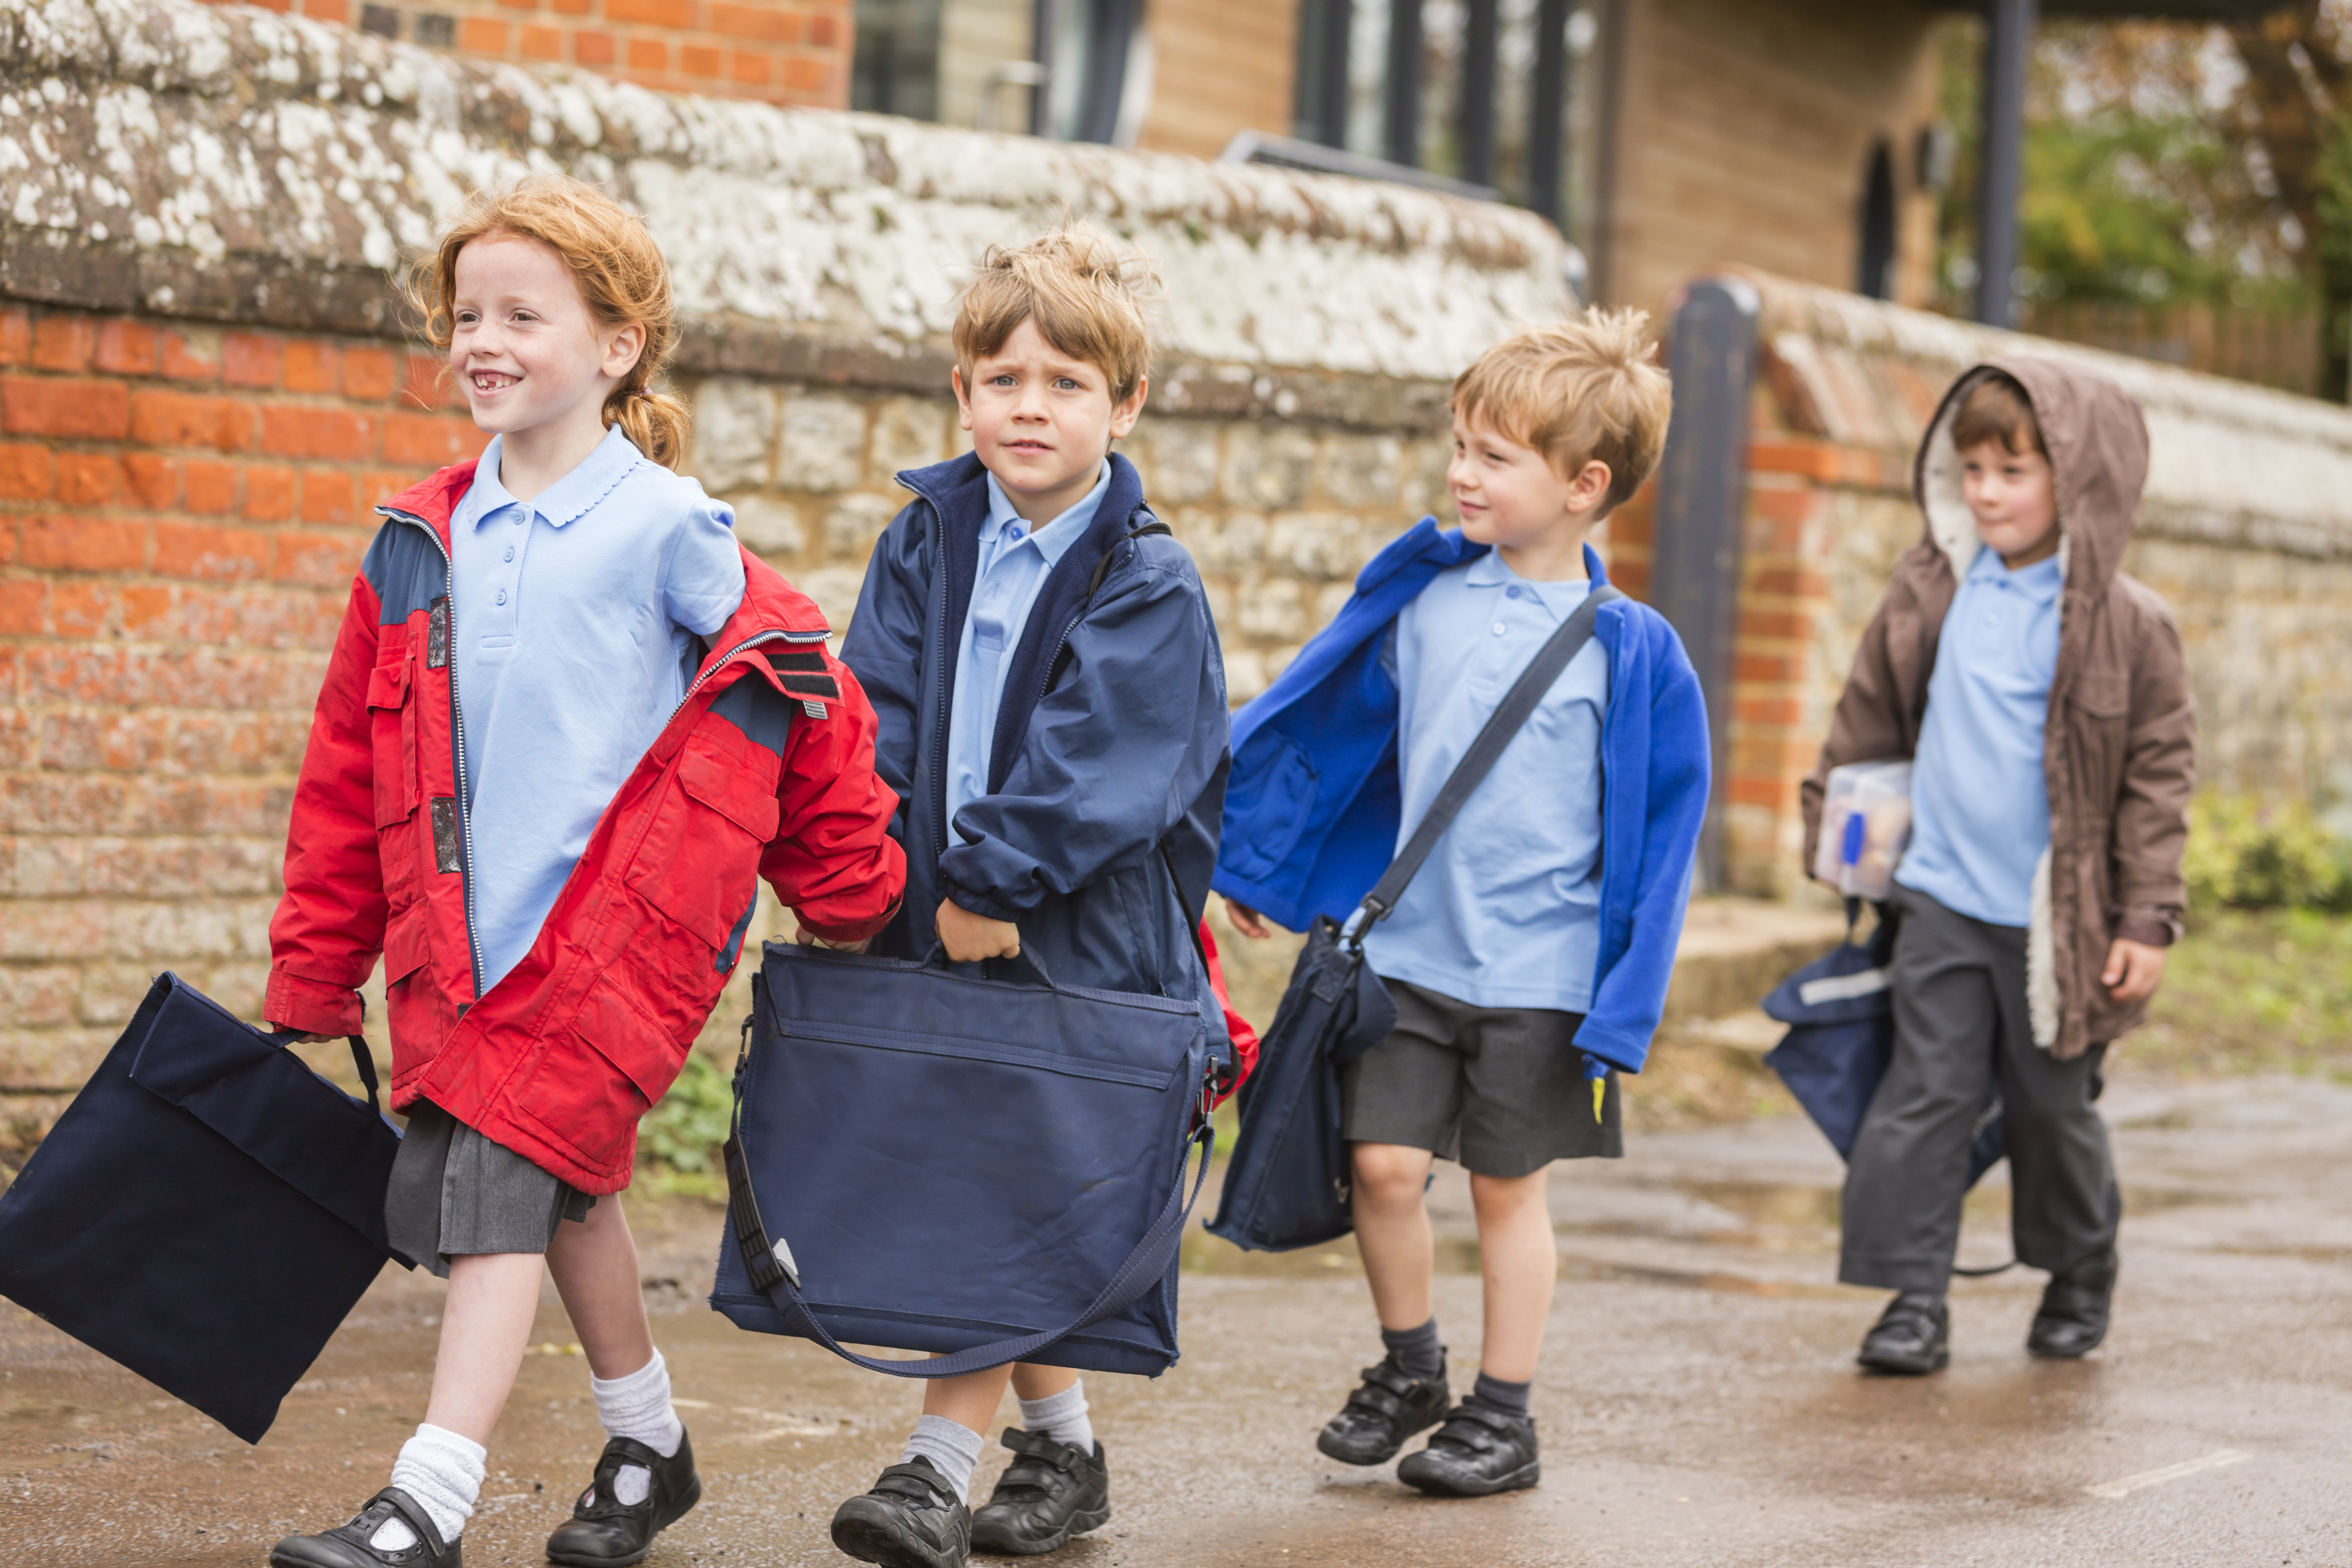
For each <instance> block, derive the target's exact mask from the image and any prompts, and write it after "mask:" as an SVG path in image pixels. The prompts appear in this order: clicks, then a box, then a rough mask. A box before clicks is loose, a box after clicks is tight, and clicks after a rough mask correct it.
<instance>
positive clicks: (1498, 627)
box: [1495, 621, 1503, 637]
mask: <svg viewBox="0 0 2352 1568" xmlns="http://www.w3.org/2000/svg"><path fill="white" fill-rule="evenodd" d="M1495 635H1496V637H1501V636H1502V635H1503V623H1502V622H1500V621H1496V623H1495Z"/></svg>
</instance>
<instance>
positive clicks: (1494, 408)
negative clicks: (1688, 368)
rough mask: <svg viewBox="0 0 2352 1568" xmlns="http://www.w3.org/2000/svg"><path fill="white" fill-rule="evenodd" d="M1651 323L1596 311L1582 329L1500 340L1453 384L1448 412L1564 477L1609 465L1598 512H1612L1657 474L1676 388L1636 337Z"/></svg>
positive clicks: (1569, 324)
mask: <svg viewBox="0 0 2352 1568" xmlns="http://www.w3.org/2000/svg"><path fill="white" fill-rule="evenodd" d="M1649 320H1650V318H1649V317H1648V316H1647V315H1645V314H1644V313H1643V312H1642V311H1640V310H1601V308H1599V307H1598V306H1595V307H1593V308H1592V309H1591V310H1586V311H1585V312H1584V316H1583V319H1582V320H1580V321H1558V322H1554V323H1553V324H1551V325H1549V326H1543V327H1530V328H1528V330H1527V331H1524V332H1521V333H1519V334H1518V335H1517V336H1516V337H1510V338H1506V339H1504V340H1503V341H1502V342H1499V343H1496V345H1495V346H1494V347H1493V348H1491V349H1488V350H1487V351H1486V353H1483V354H1480V355H1479V356H1478V360H1477V363H1475V364H1473V365H1472V366H1471V367H1470V368H1469V369H1468V370H1465V371H1464V372H1463V373H1462V374H1460V375H1458V376H1456V377H1455V378H1454V397H1453V408H1454V412H1455V413H1456V414H1459V415H1460V416H1462V417H1463V418H1464V419H1465V420H1466V421H1469V422H1470V423H1473V424H1478V425H1484V426H1487V427H1488V428H1489V429H1491V430H1493V431H1494V432H1495V433H1496V435H1498V436H1501V437H1505V438H1506V439H1508V440H1512V441H1516V442H1517V443H1518V444H1519V445H1521V446H1523V447H1534V448H1535V449H1536V450H1537V451H1539V452H1541V453H1542V454H1543V455H1544V458H1545V460H1546V461H1548V462H1549V463H1550V464H1551V466H1552V468H1554V470H1556V471H1557V472H1559V474H1560V475H1562V476H1563V477H1566V478H1573V477H1575V475H1576V474H1578V473H1579V472H1580V471H1581V470H1582V469H1583V468H1584V466H1585V465H1586V464H1587V463H1605V464H1607V465H1608V467H1609V494H1608V497H1607V498H1606V505H1605V507H1604V509H1603V510H1604V511H1613V510H1616V509H1617V508H1618V507H1620V506H1622V505H1623V504H1624V503H1625V501H1626V500H1628V499H1629V498H1630V497H1631V496H1632V495H1633V492H1634V491H1635V490H1638V489H1641V488H1642V483H1643V480H1645V479H1648V478H1649V477H1650V474H1651V471H1652V470H1653V469H1654V468H1657V466H1658V456H1659V454H1660V453H1661V452H1663V451H1664V449H1665V445H1666V421H1667V418H1668V416H1671V415H1672V413H1673V412H1674V389H1673V387H1672V385H1671V384H1669V383H1668V382H1667V380H1666V373H1665V372H1664V371H1663V370H1661V369H1659V368H1658V367H1657V365H1655V364H1654V363H1652V353H1653V350H1652V348H1651V346H1650V344H1649V342H1648V341H1647V340H1646V339H1645V338H1644V337H1643V328H1644V327H1645V326H1647V325H1648V323H1649Z"/></svg>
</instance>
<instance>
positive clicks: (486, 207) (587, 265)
mask: <svg viewBox="0 0 2352 1568" xmlns="http://www.w3.org/2000/svg"><path fill="white" fill-rule="evenodd" d="M494 234H511V235H520V236H522V237H525V238H529V239H536V240H538V241H540V242H541V244H543V245H545V246H547V247H549V248H551V249H552V250H553V251H554V252H555V253H556V254H557V255H558V256H560V257H562V258H563V260H564V262H565V264H566V265H567V266H569V267H570V268H572V281H573V282H574V283H576V284H577V285H579V288H580V298H581V300H583V301H584V302H585V303H586V305H587V307H588V313H589V314H590V315H592V316H593V317H594V318H595V319H596V320H597V321H598V322H600V323H601V324H603V325H604V326H605V327H607V328H611V327H618V326H625V325H630V324H634V325H636V326H638V327H641V328H643V329H644V330H645V334H646V342H645V347H644V348H643V349H642V350H641V351H640V352H639V353H638V354H637V363H635V365H633V366H631V367H630V370H629V373H628V374H626V375H625V376H623V377H622V378H621V384H619V385H618V386H615V387H614V389H613V390H612V391H611V393H609V394H608V395H606V396H605V398H604V423H605V425H606V426H608V427H609V426H614V425H617V426H620V427H621V434H622V435H624V436H626V437H628V438H629V439H630V441H631V442H633V443H634V444H635V447H636V448H637V450H638V451H640V452H643V453H644V454H645V455H646V457H648V458H652V459H653V460H654V461H655V462H656V463H659V464H661V465H662V466H663V467H664V468H677V465H678V459H679V458H682V457H684V456H685V454H686V436H687V428H688V418H687V412H686V405H684V404H682V403H679V402H678V401H677V399H676V398H673V397H671V396H669V395H667V394H666V393H660V392H656V391H655V390H654V389H653V383H654V378H655V377H656V376H657V375H659V374H661V373H662V371H663V370H664V368H665V367H666V366H667V363H668V362H669V355H670V350H671V349H672V348H673V347H674V346H675V345H676V343H677V307H676V306H675V305H674V304H672V302H671V300H670V291H669V267H668V264H667V263H666V262H665V261H663V260H662V254H661V250H660V248H659V247H657V246H656V245H655V244H654V237H653V236H652V235H651V234H649V233H648V232H646V226H645V220H644V219H642V218H640V217H638V216H637V215H636V214H635V213H633V212H631V211H630V210H629V209H628V208H626V207H625V206H623V205H621V204H620V203H618V202H616V201H614V199H613V198H612V197H610V196H608V195H605V194H604V192H602V191H600V190H598V189H597V188H596V187H595V186H593V185H591V184H585V183H583V182H582V181H579V180H575V179H572V178H570V177H569V176H567V175H562V174H531V175H529V176H527V177H525V178H523V179H520V180H518V181H516V182H515V183H514V184H511V185H509V186H508V187H506V188H505V189H504V190H501V191H495V192H487V193H479V194H477V195H475V197H474V199H473V200H472V201H471V202H469V203H467V207H466V212H465V216H462V217H460V218H459V219H458V220H457V222H456V223H455V224H453V225H451V226H450V227H449V229H448V231H447V232H446V233H445V234H443V235H442V237H441V242H440V244H439V245H438V246H437V247H435V249H434V251H433V253H432V254H431V255H430V256H427V257H425V258H422V259H420V260H419V261H418V262H417V265H416V268H415V271H414V272H413V273H412V274H411V276H410V280H409V287H408V295H409V299H410V300H412V301H413V302H414V303H415V306H416V308H417V310H419V311H420V312H421V313H422V314H423V316H424V318H425V339H426V341H428V342H431V343H432V344H433V346H434V347H436V348H437V349H440V350H442V351H444V352H445V353H446V351H447V350H448V347H449V340H450V337H451V334H452V332H453V331H454V326H455V323H454V321H453V319H452V301H453V300H455V299H456V297H457V253H458V252H459V251H461V250H463V249H465V248H466V247H467V246H468V245H471V244H472V243H473V242H474V241H475V240H478V239H481V238H484V237H487V236H489V235H494Z"/></svg>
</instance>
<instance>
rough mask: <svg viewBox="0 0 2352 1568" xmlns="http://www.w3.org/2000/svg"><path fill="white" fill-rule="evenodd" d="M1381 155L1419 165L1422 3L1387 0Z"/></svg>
mask: <svg viewBox="0 0 2352 1568" xmlns="http://www.w3.org/2000/svg"><path fill="white" fill-rule="evenodd" d="M1381 120H1382V121H1383V122H1384V123H1383V124H1382V126H1381V140H1382V142H1385V143H1386V145H1385V146H1384V147H1383V148H1382V149H1381V151H1382V153H1384V154H1385V155H1386V157H1387V158H1388V161H1389V162H1390V163H1402V164H1404V165H1406V166H1407V167H1409V168H1412V167H1418V166H1419V165H1420V163H1421V0H1390V4H1389V58H1388V91H1387V94H1386V102H1385V104H1384V112H1383V113H1382V114H1381Z"/></svg>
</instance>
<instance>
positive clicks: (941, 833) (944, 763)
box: [931, 502, 955, 866]
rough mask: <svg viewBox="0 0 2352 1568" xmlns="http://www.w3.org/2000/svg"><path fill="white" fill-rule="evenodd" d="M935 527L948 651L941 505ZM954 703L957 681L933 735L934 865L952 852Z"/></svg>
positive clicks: (946, 693) (943, 642)
mask: <svg viewBox="0 0 2352 1568" xmlns="http://www.w3.org/2000/svg"><path fill="white" fill-rule="evenodd" d="M931 524H932V526H933V527H934V528H935V529H937V530H938V531H939V534H940V538H939V540H938V544H937V549H936V552H935V554H934V556H933V559H934V560H935V561H936V562H937V563H938V567H937V571H938V578H939V584H940V594H939V598H940V637H939V643H938V646H939V647H943V648H944V647H947V646H948V631H949V626H948V579H947V568H948V542H947V539H946V533H947V519H946V518H945V517H943V516H942V515H941V514H940V509H939V504H938V503H937V502H933V503H932V505H931ZM954 701H955V682H954V680H953V679H950V680H949V681H948V683H947V689H945V690H943V691H941V692H940V700H939V723H938V724H937V726H936V727H935V728H934V730H933V731H932V735H931V815H932V816H933V817H934V818H935V819H936V826H937V831H936V832H935V833H934V834H933V836H932V838H931V862H932V864H933V865H934V866H936V865H937V864H938V863H939V858H940V856H942V855H944V854H946V853H947V852H948V709H949V708H950V706H951V705H952V704H953V703H954Z"/></svg>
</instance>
